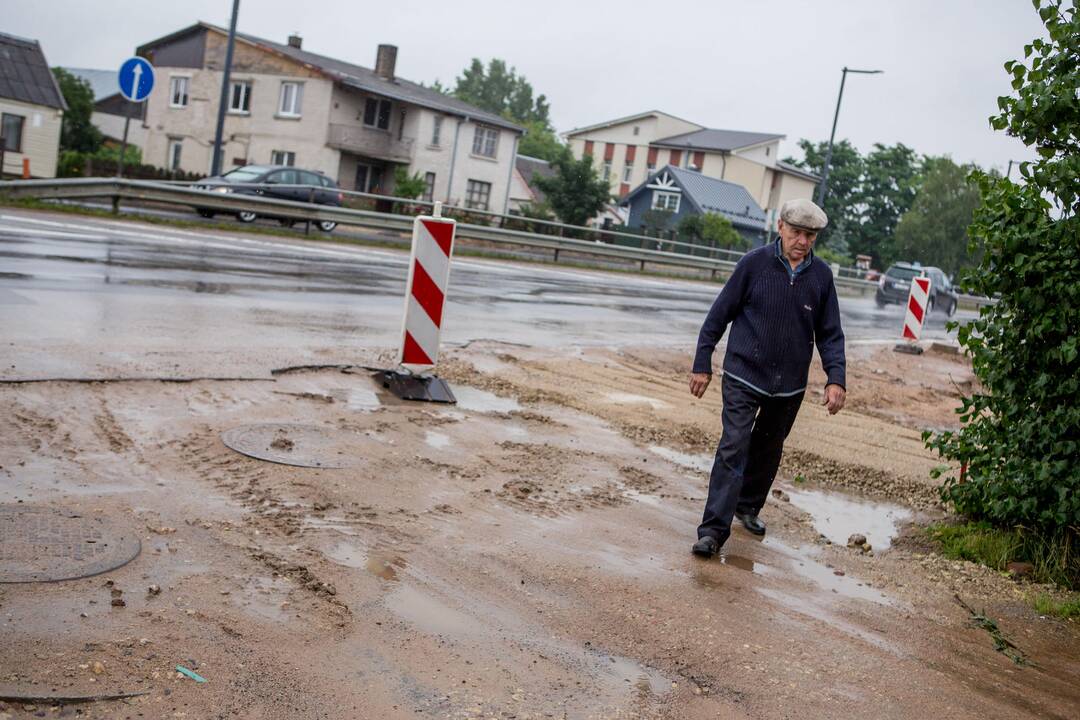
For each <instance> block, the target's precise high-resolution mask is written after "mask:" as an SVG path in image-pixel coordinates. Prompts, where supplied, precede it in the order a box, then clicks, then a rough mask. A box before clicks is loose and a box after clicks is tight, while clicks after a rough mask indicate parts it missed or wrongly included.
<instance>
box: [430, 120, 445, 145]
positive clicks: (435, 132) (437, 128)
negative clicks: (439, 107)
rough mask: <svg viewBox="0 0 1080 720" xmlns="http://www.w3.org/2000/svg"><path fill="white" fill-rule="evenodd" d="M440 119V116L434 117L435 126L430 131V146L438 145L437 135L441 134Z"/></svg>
mask: <svg viewBox="0 0 1080 720" xmlns="http://www.w3.org/2000/svg"><path fill="white" fill-rule="evenodd" d="M442 119H443V116H442V115H436V116H435V126H434V127H433V128H432V130H431V144H432V145H438V144H439V135H441V134H442Z"/></svg>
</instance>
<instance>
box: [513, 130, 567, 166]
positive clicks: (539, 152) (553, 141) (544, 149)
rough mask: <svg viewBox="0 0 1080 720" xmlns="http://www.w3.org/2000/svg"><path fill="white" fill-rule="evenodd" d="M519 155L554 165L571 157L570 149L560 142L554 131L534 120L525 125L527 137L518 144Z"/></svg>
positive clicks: (523, 137)
mask: <svg viewBox="0 0 1080 720" xmlns="http://www.w3.org/2000/svg"><path fill="white" fill-rule="evenodd" d="M518 154H520V155H529V156H530V157H534V158H540V159H541V160H547V161H548V162H551V163H553V162H557V161H558V160H559V159H560V158H563V157H569V156H570V148H568V147H566V145H564V144H563V143H562V141H561V140H559V138H558V137H557V136H556V135H555V131H554V130H552V129H551V128H548V127H545V126H544V125H543V124H541V123H540V122H539V121H536V120H534V121H532V122H530V123H526V124H525V135H523V136H522V138H521V141H520V142H519V143H518Z"/></svg>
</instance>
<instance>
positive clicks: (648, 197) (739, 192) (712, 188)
mask: <svg viewBox="0 0 1080 720" xmlns="http://www.w3.org/2000/svg"><path fill="white" fill-rule="evenodd" d="M620 204H621V205H622V206H623V207H627V208H629V210H630V217H629V220H628V221H627V226H628V227H630V228H632V229H639V228H642V227H644V226H646V225H647V224H648V223H646V213H648V212H650V211H660V212H669V213H671V216H670V217H669V218H668V220H667V227H666V229H669V230H673V229H674V228H675V227H676V226H677V225H678V224H679V221H680V220H681V219H682V218H683V217H684V216H686V215H701V214H703V213H717V214H719V215H723V216H724V217H726V218H727V219H728V220H730V221H731V224H732V225H734V226H735V229H736V230H737V231H738V232H739V234H740V235H742V236H743V237H745V238H747V239H748V240H750V242H751V243H752V244H754V245H760V244H761V243H762V242H763V240H764V238H765V237H766V234H765V211H764V210H762V209H761V206H759V205H758V204H757V202H756V201H755V200H754V198H753V196H751V195H750V193H749V192H748V191H747V190H746V188H744V187H743V186H742V185H738V184H736V183H733V182H728V181H726V180H718V179H716V178H712V177H708V176H706V175H702V174H701V173H699V172H695V171H693V170H686V169H684V168H679V167H675V166H673V165H666V166H664V167H662V168H660V169H659V170H657V171H656V172H655V173H653V174H652V175H650V176H649V178H648V179H647V180H646V181H645V182H644V183H643V184H641V185H639V186H637V187H636V188H634V189H633V190H631V191H630V193H629V194H627V196H626V197H625V198H623V200H622V202H621V203H620ZM654 217H655V216H654Z"/></svg>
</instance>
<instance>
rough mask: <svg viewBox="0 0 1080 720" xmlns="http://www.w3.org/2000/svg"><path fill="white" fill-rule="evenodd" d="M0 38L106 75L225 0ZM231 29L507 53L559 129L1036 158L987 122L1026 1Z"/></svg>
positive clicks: (375, 16)
mask: <svg viewBox="0 0 1080 720" xmlns="http://www.w3.org/2000/svg"><path fill="white" fill-rule="evenodd" d="M0 2H2V5H3V13H2V18H3V20H2V23H0V25H2V26H0V30H2V31H4V32H8V33H11V34H14V35H21V36H24V37H30V38H35V39H37V40H39V41H41V43H42V45H43V47H44V50H45V54H46V57H47V58H48V60H49V63H50V64H52V65H67V66H75V67H90V68H103V69H112V68H116V67H118V66H119V64H120V63H121V61H123V60H124V59H125V58H126V57H128V56H130V55H131V54H132V52H133V50H134V48H135V47H136V46H137V45H140V44H142V43H145V42H147V41H149V40H153V39H155V38H158V37H161V36H163V35H167V34H169V33H171V32H174V31H176V30H179V29H180V28H183V27H186V26H188V25H190V24H192V23H194V22H196V21H197V20H205V21H207V22H211V23H215V24H219V25H222V26H227V25H228V19H229V13H230V10H231V7H232V2H231V0H184V1H183V2H173V1H171V0H169V1H166V0H0ZM239 29H240V30H241V31H243V32H247V33H250V34H253V35H258V36H261V37H265V38H268V39H271V40H276V41H278V42H285V39H286V37H287V36H288V35H289V34H290V33H292V32H294V31H296V32H299V33H300V34H301V36H302V37H303V40H304V49H306V50H311V51H312V52H317V53H321V54H324V55H330V56H332V57H336V58H340V59H343V60H347V61H350V62H354V63H356V64H358V65H364V66H367V67H372V66H373V65H374V62H375V47H376V45H378V44H379V43H392V44H395V45H397V46H398V48H399V51H398V62H397V73H398V75H400V76H401V77H404V78H407V79H409V80H413V81H416V82H426V83H430V82H432V81H433V80H435V79H436V78H438V79H439V80H442V82H443V83H444V84H447V83H449V84H451V85H452V82H453V79H454V78H455V77H456V76H457V75H458V74H459V73H460V71H461V69H462V68H463V67H464V66H465V65H466V64H467V63H468V62H469V60H470V58H473V57H479V58H481V59H483V60H485V61H486V60H487V59H488V58H491V57H498V58H503V59H505V60H506V61H507V62H508V63H510V64H511V65H513V66H515V67H516V68H517V70H518V71H519V72H520V73H522V74H524V75H525V76H526V77H527V78H528V79H529V81H530V82H532V84H533V87H534V88H535V89H536V91H537V92H542V93H545V94H546V95H547V96H548V99H549V100H550V102H551V108H552V120H553V122H554V124H555V126H556V128H557V129H558V130H559V131H565V130H568V129H571V128H574V127H579V126H582V125H589V124H592V123H596V122H600V121H603V120H609V119H612V118H616V117H620V116H623V115H629V114H633V113H636V112H640V111H643V110H652V109H656V110H663V111H665V112H668V113H671V114H673V115H677V116H679V117H682V118H685V119H687V120H691V121H693V122H696V123H699V124H701V125H705V126H708V127H716V128H726V129H735V130H752V131H762V132H776V133H783V134H785V135H786V136H787V140H786V141H785V143H784V146H783V148H782V153H783V154H795V155H797V154H798V153H797V148H796V146H795V143H796V141H797V140H798V139H799V138H803V137H807V138H814V139H827V138H828V136H829V129H830V126H831V123H832V118H833V110H834V108H835V103H836V94H837V90H838V89H839V84H840V69H841V68H842V67H843V66H844V65H848V66H849V67H855V68H867V69H881V70H884V71H885V74H884V75H876V76H859V75H855V76H851V75H849V76H848V83H847V86H846V88H845V90H844V101H843V106H842V107H841V110H840V122H839V126H838V129H837V137H838V138H848V139H850V140H851V141H852V142H854V143H855V145H856V146H858V147H859V148H860V149H861V150H864V151H865V150H867V149H869V148H870V147H871V146H872V145H873V143H875V142H881V143H890V144H891V143H895V142H903V143H905V144H907V145H909V146H911V147H913V148H915V150H916V151H918V152H920V153H926V154H933V155H938V154H948V155H951V156H952V157H953V159H955V160H957V161H961V162H967V161H974V162H977V163H979V164H980V165H983V166H993V167H997V168H999V169H1002V170H1003V169H1004V168H1005V165H1006V164H1007V163H1008V161H1009V160H1010V159H1013V160H1022V159H1029V158H1030V157H1031V156H1032V155H1031V153H1029V152H1028V151H1027V149H1026V148H1024V147H1023V145H1022V144H1020V143H1019V142H1018V141H1016V140H1013V139H1011V138H1008V137H1005V136H1004V135H1003V134H1001V133H995V132H992V131H991V130H990V128H989V125H988V123H987V118H988V116H990V115H991V114H992V113H994V111H995V108H996V98H997V97H998V96H999V95H1002V94H1006V93H1008V92H1009V91H1010V88H1009V84H1008V77H1007V76H1006V74H1005V71H1004V70H1003V69H1002V63H1004V62H1005V61H1006V60H1009V59H1014V58H1020V57H1022V55H1023V45H1024V44H1025V43H1027V42H1029V41H1030V40H1031V39H1033V38H1034V37H1036V36H1038V35H1040V34H1041V31H1042V30H1043V27H1042V25H1041V23H1040V22H1039V19H1038V16H1037V14H1036V13H1035V11H1034V10H1033V9H1032V6H1031V3H1030V2H1028V0H891V1H886V0H818V1H816V2H803V1H801V0H755V1H754V2H748V1H736V0H711V1H709V0H702V1H700V2H690V1H687V0H664V1H662V2H658V1H657V0H650V1H649V2H639V1H638V0H624V1H623V2H608V1H607V0H603V1H601V0H573V1H569V0H541V2H530V3H522V2H512V1H507V0H501V1H496V0H484V1H476V2H469V1H461V0H459V1H458V2H445V1H444V2H438V3H436V2H430V1H427V0H395V1H392V2H381V3H366V2H345V1H343V0H242V1H241V4H240V21H239Z"/></svg>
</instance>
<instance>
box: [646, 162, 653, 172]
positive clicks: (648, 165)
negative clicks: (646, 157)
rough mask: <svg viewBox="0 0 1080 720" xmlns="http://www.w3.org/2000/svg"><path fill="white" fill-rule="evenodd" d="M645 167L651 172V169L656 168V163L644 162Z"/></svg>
mask: <svg viewBox="0 0 1080 720" xmlns="http://www.w3.org/2000/svg"><path fill="white" fill-rule="evenodd" d="M645 169H646V170H648V171H649V172H652V171H653V170H655V169H656V163H654V162H651V163H646V165H645Z"/></svg>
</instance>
